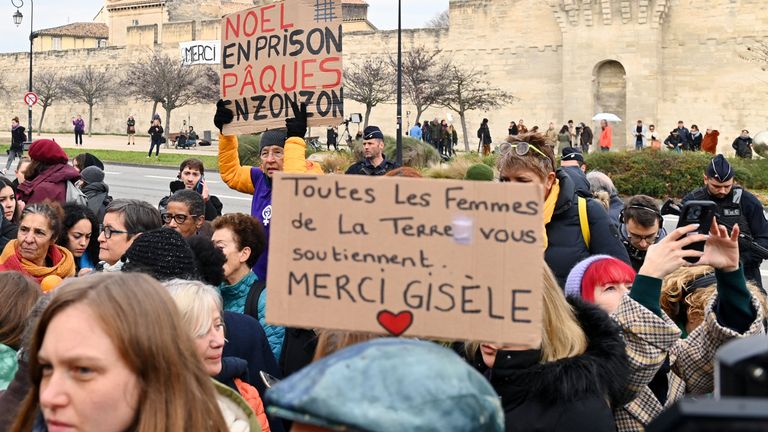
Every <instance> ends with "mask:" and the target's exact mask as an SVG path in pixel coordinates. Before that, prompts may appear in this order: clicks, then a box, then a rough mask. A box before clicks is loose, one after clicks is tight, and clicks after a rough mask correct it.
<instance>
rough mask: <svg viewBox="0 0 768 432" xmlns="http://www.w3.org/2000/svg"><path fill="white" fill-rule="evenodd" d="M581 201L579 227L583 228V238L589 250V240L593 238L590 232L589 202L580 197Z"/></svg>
mask: <svg viewBox="0 0 768 432" xmlns="http://www.w3.org/2000/svg"><path fill="white" fill-rule="evenodd" d="M578 200H579V202H578V203H579V225H580V226H581V236H582V237H583V238H584V243H585V244H586V245H587V249H589V240H590V237H591V234H590V231H589V218H588V217H587V200H586V198H584V197H578Z"/></svg>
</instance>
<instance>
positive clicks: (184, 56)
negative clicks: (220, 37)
mask: <svg viewBox="0 0 768 432" xmlns="http://www.w3.org/2000/svg"><path fill="white" fill-rule="evenodd" d="M179 54H180V55H181V64H183V65H197V64H219V63H220V62H221V42H220V41H217V40H203V41H192V42H179Z"/></svg>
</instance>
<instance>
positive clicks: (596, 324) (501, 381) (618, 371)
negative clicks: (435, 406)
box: [491, 298, 630, 411]
mask: <svg viewBox="0 0 768 432" xmlns="http://www.w3.org/2000/svg"><path fill="white" fill-rule="evenodd" d="M568 302H569V303H570V304H571V305H572V306H573V308H574V311H575V313H576V318H577V319H578V321H579V323H580V324H581V327H582V329H583V330H584V333H585V334H586V336H587V339H588V345H587V349H586V351H585V352H584V354H582V355H580V356H577V357H570V358H565V359H560V360H557V361H554V362H549V363H543V364H542V363H539V358H540V355H539V351H537V350H531V351H499V352H498V353H497V354H496V363H495V364H494V367H493V369H492V370H491V383H492V384H493V387H494V388H495V389H496V391H497V393H499V395H500V396H501V399H502V405H504V410H505V411H507V410H508V409H513V408H514V407H515V406H516V405H519V404H522V403H524V402H526V401H530V400H532V399H533V400H535V401H537V402H540V403H543V404H545V405H557V404H563V403H569V402H575V401H580V400H584V399H586V398H594V397H599V398H601V399H604V400H607V401H609V402H610V404H611V406H614V407H615V406H621V405H623V404H624V403H625V402H627V401H626V400H624V397H625V394H626V389H625V387H626V383H627V380H628V378H629V373H630V370H629V362H628V358H627V354H626V351H625V344H624V340H623V338H622V336H621V332H620V329H619V327H618V326H617V325H616V323H615V322H614V321H613V320H611V318H610V317H609V316H608V314H607V313H605V312H604V311H603V310H601V309H600V308H598V307H597V306H595V305H592V304H588V303H586V302H584V301H583V300H581V299H577V298H569V299H568Z"/></svg>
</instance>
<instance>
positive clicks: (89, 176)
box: [80, 165, 104, 184]
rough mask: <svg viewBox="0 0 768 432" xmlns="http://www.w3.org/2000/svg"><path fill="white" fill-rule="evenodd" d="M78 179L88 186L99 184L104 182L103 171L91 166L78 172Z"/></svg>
mask: <svg viewBox="0 0 768 432" xmlns="http://www.w3.org/2000/svg"><path fill="white" fill-rule="evenodd" d="M80 177H81V178H82V179H83V181H84V182H86V183H88V184H91V183H101V182H103V181H104V171H102V170H101V169H100V168H99V167H97V166H95V165H92V166H89V167H88V168H86V169H84V170H82V171H80Z"/></svg>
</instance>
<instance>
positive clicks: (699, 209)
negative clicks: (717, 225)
mask: <svg viewBox="0 0 768 432" xmlns="http://www.w3.org/2000/svg"><path fill="white" fill-rule="evenodd" d="M716 213H717V204H715V203H714V202H712V201H688V202H687V203H685V205H684V206H683V209H682V210H681V212H680V219H679V220H678V221H677V227H678V228H680V227H683V226H687V225H693V224H698V225H699V227H698V228H697V229H696V231H694V232H692V233H689V234H688V235H692V234H708V233H709V230H710V228H712V218H714V217H715V214H716ZM704 244H705V242H704V241H699V242H696V243H692V244H690V245H688V246H685V247H684V248H683V249H695V250H697V251H700V252H703V251H704ZM685 260H686V261H688V262H690V263H695V262H697V261H698V258H685Z"/></svg>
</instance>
